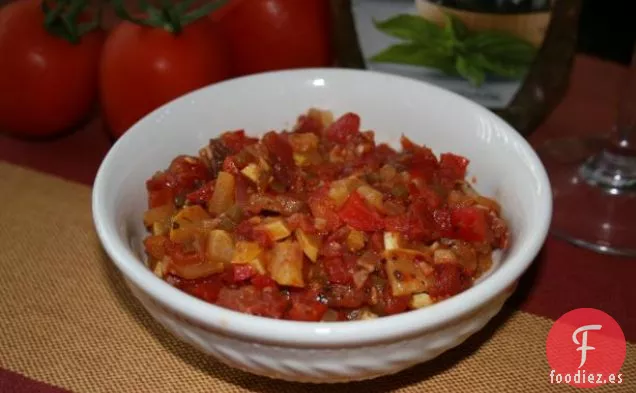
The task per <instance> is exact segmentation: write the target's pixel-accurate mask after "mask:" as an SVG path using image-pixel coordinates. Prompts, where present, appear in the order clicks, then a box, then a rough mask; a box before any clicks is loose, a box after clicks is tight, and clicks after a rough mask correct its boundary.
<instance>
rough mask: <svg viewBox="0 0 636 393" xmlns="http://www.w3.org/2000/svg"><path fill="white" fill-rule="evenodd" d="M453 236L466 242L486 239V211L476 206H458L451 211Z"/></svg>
mask: <svg viewBox="0 0 636 393" xmlns="http://www.w3.org/2000/svg"><path fill="white" fill-rule="evenodd" d="M451 224H452V225H453V232H454V234H453V237H454V238H457V239H461V240H466V241H468V242H483V241H486V239H487V231H488V226H487V221H486V211H485V210H483V209H480V208H478V207H472V206H467V207H459V208H456V209H453V210H452V211H451Z"/></svg>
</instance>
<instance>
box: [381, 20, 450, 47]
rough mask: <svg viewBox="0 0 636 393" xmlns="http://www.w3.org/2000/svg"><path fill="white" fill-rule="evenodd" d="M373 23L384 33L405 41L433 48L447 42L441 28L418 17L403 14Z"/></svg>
mask: <svg viewBox="0 0 636 393" xmlns="http://www.w3.org/2000/svg"><path fill="white" fill-rule="evenodd" d="M373 23H374V24H375V27H376V28H377V29H378V30H380V31H382V32H383V33H385V34H388V35H390V36H393V37H396V38H402V39H404V40H409V41H414V42H421V43H424V44H427V45H431V46H433V45H438V44H439V43H441V42H443V41H446V40H447V38H446V36H445V34H444V31H443V29H442V28H441V27H439V26H438V25H436V24H435V23H433V22H431V21H429V20H427V19H424V18H422V17H420V16H417V15H408V14H402V15H397V16H394V17H393V18H389V19H387V20H384V21H377V20H374V21H373Z"/></svg>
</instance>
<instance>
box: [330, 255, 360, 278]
mask: <svg viewBox="0 0 636 393" xmlns="http://www.w3.org/2000/svg"><path fill="white" fill-rule="evenodd" d="M323 266H324V267H325V272H326V273H327V277H328V278H329V281H330V282H331V283H334V284H351V283H353V273H354V271H355V267H356V257H354V256H351V255H347V256H345V257H344V258H342V257H332V258H326V259H325V260H324V261H323Z"/></svg>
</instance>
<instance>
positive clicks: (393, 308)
mask: <svg viewBox="0 0 636 393" xmlns="http://www.w3.org/2000/svg"><path fill="white" fill-rule="evenodd" d="M380 293H381V296H379V297H378V302H377V303H376V304H375V305H374V306H373V307H372V309H373V311H375V312H376V313H378V314H380V315H393V314H399V313H401V312H404V311H406V309H407V308H408V307H409V302H410V300H411V297H410V296H393V294H392V293H391V288H390V286H389V285H385V286H384V287H383V288H382V290H381V292H380Z"/></svg>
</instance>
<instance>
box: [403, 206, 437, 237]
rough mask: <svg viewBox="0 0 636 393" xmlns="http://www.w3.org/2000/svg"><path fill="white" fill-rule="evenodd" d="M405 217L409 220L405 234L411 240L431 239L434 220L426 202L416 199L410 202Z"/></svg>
mask: <svg viewBox="0 0 636 393" xmlns="http://www.w3.org/2000/svg"><path fill="white" fill-rule="evenodd" d="M407 217H408V222H409V229H408V232H407V236H408V237H409V238H410V239H411V240H416V241H430V240H432V239H433V236H432V235H433V232H434V231H435V222H434V220H433V215H432V213H431V211H430V209H429V207H428V204H427V203H426V202H424V201H421V200H416V201H414V202H413V203H411V206H409V210H408V212H407Z"/></svg>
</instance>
